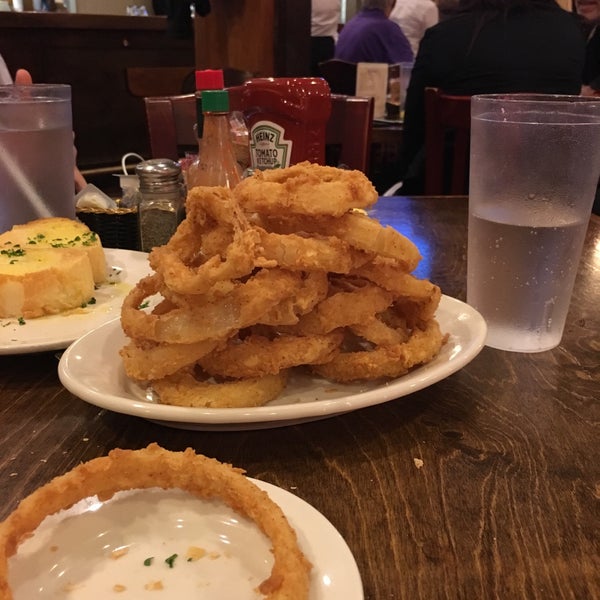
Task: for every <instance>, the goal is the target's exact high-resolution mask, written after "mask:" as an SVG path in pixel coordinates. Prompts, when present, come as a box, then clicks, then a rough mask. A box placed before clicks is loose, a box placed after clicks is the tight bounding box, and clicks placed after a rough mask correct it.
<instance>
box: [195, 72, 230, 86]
mask: <svg viewBox="0 0 600 600" xmlns="http://www.w3.org/2000/svg"><path fill="white" fill-rule="evenodd" d="M224 87H225V83H224V81H223V70H222V69H203V70H202V71H196V90H222V89H223V88H224Z"/></svg>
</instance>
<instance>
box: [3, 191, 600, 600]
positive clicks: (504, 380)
mask: <svg viewBox="0 0 600 600" xmlns="http://www.w3.org/2000/svg"><path fill="white" fill-rule="evenodd" d="M466 211H467V203H466V200H465V199H464V198H445V199H441V198H438V199H436V198H427V199H425V198H423V199H408V198H388V199H384V200H382V201H381V202H380V204H379V205H378V206H377V207H376V209H375V211H374V213H375V216H377V217H379V218H380V219H381V220H382V221H383V222H386V223H391V224H393V225H394V226H395V227H397V228H398V229H400V230H401V231H403V232H406V233H408V234H409V235H410V236H411V237H412V238H413V239H414V240H415V241H416V242H417V244H418V245H419V247H420V249H421V252H422V253H423V255H424V260H423V262H422V265H421V267H420V270H419V273H420V275H423V276H428V277H431V278H432V279H433V280H434V281H436V282H437V283H439V284H440V285H441V287H442V289H443V291H444V292H445V293H446V294H448V295H450V296H455V297H457V298H460V299H464V298H465V261H466V254H465V251H466V220H467V212H466ZM599 293H600V219H598V218H597V217H592V220H591V222H590V226H589V230H588V234H587V239H586V244H585V249H584V253H583V258H582V261H581V266H580V270H579V276H578V279H577V282H576V285H575V292H574V297H573V302H572V306H571V311H570V313H569V317H568V322H567V326H566V331H565V334H564V339H563V342H562V343H561V345H560V346H559V347H558V348H556V349H555V350H552V351H549V352H544V353H540V354H517V353H508V352H501V351H498V350H493V349H490V348H484V349H483V351H482V352H481V353H480V354H479V356H478V357H477V358H476V359H475V360H473V361H472V362H471V363H470V364H469V365H468V366H466V367H465V368H463V369H462V370H461V371H459V372H458V373H456V374H454V375H452V376H450V377H448V378H447V379H445V380H443V381H441V382H439V383H437V384H435V385H432V386H431V387H429V388H427V389H425V390H422V391H420V392H417V393H414V394H413V395H411V396H407V397H404V398H402V399H399V400H396V401H392V402H388V403H386V404H382V405H378V406H374V407H371V408H366V409H363V410H360V411H356V412H353V413H348V414H346V415H343V416H338V417H333V418H329V419H325V420H322V421H315V422H311V423H304V424H301V425H296V426H290V427H284V428H277V429H265V430H260V431H244V432H210V433H208V432H193V431H184V430H178V429H173V428H169V427H164V426H160V425H156V424H153V423H150V422H147V421H145V420H142V419H139V418H135V417H129V416H124V415H121V414H117V413H112V412H107V411H106V410H100V409H98V408H96V407H94V406H90V405H88V404H86V403H85V402H82V401H81V400H78V399H77V398H76V397H75V396H73V395H72V394H70V393H69V392H67V391H66V390H65V389H64V388H63V387H62V386H61V385H60V383H59V380H58V377H57V371H56V369H57V359H56V356H55V353H45V354H32V355H24V356H3V357H2V359H1V361H0V431H1V432H2V436H1V440H0V481H1V482H2V484H1V486H0V517H4V516H5V515H7V514H8V513H9V512H10V511H11V510H12V509H13V508H14V507H15V505H16V503H17V501H18V500H19V499H20V498H22V497H23V496H24V495H26V494H28V493H29V492H31V491H32V490H33V489H35V488H36V487H37V486H39V485H40V484H42V483H44V482H46V481H47V480H48V479H50V478H51V477H52V476H54V475H57V474H60V473H63V472H64V471H66V470H67V469H69V468H71V467H73V466H75V465H76V464H78V463H79V462H80V461H83V460H88V459H91V458H93V457H96V456H100V455H103V454H105V453H106V452H108V451H109V450H110V449H111V448H114V447H122V448H139V447H142V446H145V445H146V444H148V443H149V442H154V441H155V442H158V443H160V444H161V445H163V446H164V447H166V448H169V449H171V450H182V449H184V448H186V447H188V446H191V447H193V448H195V449H196V450H197V451H198V452H202V453H205V454H207V455H209V456H214V457H216V458H218V459H219V460H222V461H226V462H231V463H233V464H234V465H237V466H240V467H243V468H244V469H246V470H247V472H248V474H249V475H250V476H252V477H256V478H259V479H263V480H265V481H268V482H271V483H273V484H275V485H278V486H280V487H282V488H284V489H286V490H291V491H293V493H295V494H297V495H298V496H300V497H301V498H303V499H304V500H306V501H307V502H309V503H310V504H311V505H313V506H314V507H315V508H317V509H318V510H319V511H320V512H321V513H322V514H324V515H325V516H326V517H327V518H328V519H329V520H330V521H331V522H332V523H333V525H334V526H335V527H336V528H337V529H338V530H339V532H340V533H341V534H342V536H343V537H344V538H345V539H346V541H347V543H348V545H349V546H350V548H351V550H352V552H353V553H354V556H355V557H356V561H357V563H358V567H359V569H360V572H361V574H362V579H363V583H364V592H365V598H367V599H373V600H383V599H388V598H389V599H391V598H398V599H400V598H407V599H410V600H414V599H426V600H430V599H438V598H447V599H454V598H460V599H468V600H471V599H475V598H477V599H481V598H498V599H513V598H515V599H516V598H527V599H537V598H539V599H544V600H548V599H553V598H561V599H562V598H564V599H567V598H569V599H578V600H580V599H587V598H589V599H591V598H599V597H600V556H599V548H600V546H599V544H600V531H599V523H600V451H599V447H600V446H599V443H598V431H599V426H600V408H599V407H600V405H599V404H598V397H599V395H600V394H599V391H600V386H599V382H600V367H599V358H600V335H599V334H600V315H599V312H600V309H599V304H598V298H599ZM415 458H417V459H420V460H422V461H423V464H422V467H421V468H417V465H416V464H415V461H414V459H415ZM340 600H343V599H340Z"/></svg>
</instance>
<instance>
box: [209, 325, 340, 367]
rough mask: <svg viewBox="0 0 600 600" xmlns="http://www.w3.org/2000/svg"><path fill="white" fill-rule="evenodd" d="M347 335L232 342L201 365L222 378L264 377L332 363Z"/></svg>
mask: <svg viewBox="0 0 600 600" xmlns="http://www.w3.org/2000/svg"><path fill="white" fill-rule="evenodd" d="M343 337H344V336H343V333H342V332H341V331H336V332H333V333H330V334H328V335H313V336H285V335H283V336H280V337H276V338H275V339H273V340H271V339H269V338H267V337H264V336H262V335H250V336H249V337H247V338H245V339H244V340H241V341H240V340H235V341H232V340H230V341H229V342H228V343H227V345H226V346H225V347H224V348H222V349H221V350H218V351H215V352H211V353H210V355H207V356H205V357H204V358H203V359H201V360H200V361H199V364H200V365H201V366H202V368H203V369H204V370H205V371H206V372H207V373H210V374H211V375H219V376H221V377H261V376H263V375H268V374H273V373H278V372H279V371H280V370H282V369H289V368H290V367H296V366H299V365H311V364H318V363H323V362H328V361H330V360H331V359H332V358H333V356H335V354H336V353H337V351H338V348H339V346H340V344H341V343H342V339H343Z"/></svg>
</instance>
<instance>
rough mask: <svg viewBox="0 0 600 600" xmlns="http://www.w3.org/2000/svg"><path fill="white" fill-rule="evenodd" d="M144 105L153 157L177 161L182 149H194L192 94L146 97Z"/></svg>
mask: <svg viewBox="0 0 600 600" xmlns="http://www.w3.org/2000/svg"><path fill="white" fill-rule="evenodd" d="M144 106H145V109H146V123H147V126H148V138H149V142H150V154H151V155H152V157H153V158H170V159H171V160H178V159H179V158H181V157H182V156H185V152H186V151H190V152H198V140H197V138H196V132H195V128H194V125H195V124H196V97H195V95H194V94H180V95H175V96H150V97H146V98H144Z"/></svg>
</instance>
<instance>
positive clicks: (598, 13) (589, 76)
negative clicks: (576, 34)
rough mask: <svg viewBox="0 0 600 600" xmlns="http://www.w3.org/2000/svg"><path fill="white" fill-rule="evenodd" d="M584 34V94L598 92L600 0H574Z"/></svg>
mask: <svg viewBox="0 0 600 600" xmlns="http://www.w3.org/2000/svg"><path fill="white" fill-rule="evenodd" d="M575 10H576V12H577V14H578V15H579V17H580V20H581V26H582V29H583V34H584V36H585V42H586V44H585V66H584V68H583V87H582V88H581V93H582V94H583V95H584V96H595V95H596V94H600V27H599V25H600V0H575Z"/></svg>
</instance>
